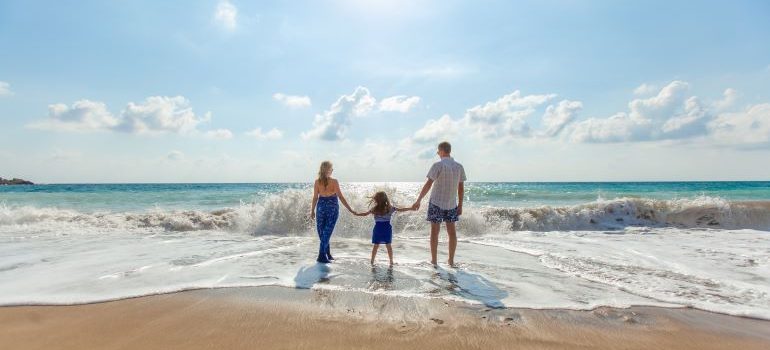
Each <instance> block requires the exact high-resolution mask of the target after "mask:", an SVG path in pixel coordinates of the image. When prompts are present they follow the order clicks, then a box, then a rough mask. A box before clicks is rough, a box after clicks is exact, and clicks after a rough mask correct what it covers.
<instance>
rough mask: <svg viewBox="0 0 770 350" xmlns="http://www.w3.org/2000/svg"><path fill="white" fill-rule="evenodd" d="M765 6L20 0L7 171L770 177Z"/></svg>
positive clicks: (10, 48) (2, 45)
mask: <svg viewBox="0 0 770 350" xmlns="http://www.w3.org/2000/svg"><path fill="white" fill-rule="evenodd" d="M768 34H770V3H768V2H766V1H735V2H717V1H691V2H687V1H680V2H675V3H670V2H663V1H646V2H622V1H517V2H513V1H480V2H479V1H463V2H461V1H401V0H391V1H384V0H383V1H380V0H376V1H347V0H336V1H308V2H299V1H259V2H246V1H236V0H230V1H218V0H212V1H178V2H170V1H169V2H157V1H110V2H105V1H79V2H76V3H72V2H59V1H9V0H3V1H0V122H1V123H2V125H3V127H2V128H1V129H0V176H3V177H13V176H16V177H25V178H30V179H32V180H34V181H39V182H232V181H238V182H240V181H243V182H259V181H307V180H309V179H312V176H313V174H314V173H315V171H316V167H317V164H318V163H319V162H320V161H321V160H324V159H331V160H332V161H333V162H334V163H335V165H336V166H335V169H336V175H337V176H338V177H340V178H342V179H343V180H349V181H421V180H422V179H423V178H424V175H425V171H426V170H427V168H428V166H429V164H430V163H431V162H432V161H433V160H434V158H432V157H434V156H435V155H434V148H435V144H436V143H437V142H438V141H440V140H443V139H446V140H449V141H451V142H452V143H453V144H454V145H455V151H454V154H455V157H456V158H457V159H458V160H459V161H461V162H463V163H464V164H465V165H466V168H467V169H468V175H469V179H470V180H471V181H592V180H593V181H600V180H711V179H715V180H719V179H768V178H770V167H768V166H766V164H767V159H770V40H768Z"/></svg>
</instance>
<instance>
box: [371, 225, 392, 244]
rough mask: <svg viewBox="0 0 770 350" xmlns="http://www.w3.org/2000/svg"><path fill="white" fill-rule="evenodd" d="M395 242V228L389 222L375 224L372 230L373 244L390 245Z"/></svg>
mask: <svg viewBox="0 0 770 350" xmlns="http://www.w3.org/2000/svg"><path fill="white" fill-rule="evenodd" d="M392 240H393V226H390V222H388V221H379V222H375V223H374V230H372V244H390V241H392Z"/></svg>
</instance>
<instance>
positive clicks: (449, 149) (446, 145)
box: [438, 141, 452, 154]
mask: <svg viewBox="0 0 770 350" xmlns="http://www.w3.org/2000/svg"><path fill="white" fill-rule="evenodd" d="M438 149H440V150H442V151H444V152H445V153H447V154H449V153H452V145H450V144H449V142H446V141H444V142H442V143H439V144H438Z"/></svg>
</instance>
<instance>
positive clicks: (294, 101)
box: [273, 92, 311, 108]
mask: <svg viewBox="0 0 770 350" xmlns="http://www.w3.org/2000/svg"><path fill="white" fill-rule="evenodd" d="M273 99H274V100H276V101H278V102H280V103H282V104H283V105H285V106H287V107H289V108H305V107H310V105H311V102H310V97H308V96H295V95H286V94H282V93H280V92H276V93H274V94H273Z"/></svg>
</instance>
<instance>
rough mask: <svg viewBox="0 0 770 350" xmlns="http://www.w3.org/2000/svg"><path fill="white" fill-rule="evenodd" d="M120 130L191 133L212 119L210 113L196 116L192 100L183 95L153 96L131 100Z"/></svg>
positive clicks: (125, 110) (123, 116) (123, 115)
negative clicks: (138, 100)
mask: <svg viewBox="0 0 770 350" xmlns="http://www.w3.org/2000/svg"><path fill="white" fill-rule="evenodd" d="M122 119H123V121H122V122H121V125H120V126H118V130H121V131H127V132H132V133H145V132H149V133H152V132H172V133H182V134H184V133H189V132H191V131H193V130H195V129H196V128H197V126H198V125H199V124H201V123H203V122H207V121H209V120H210V119H211V116H210V114H209V113H207V114H206V115H205V116H203V117H198V116H196V115H195V114H194V113H193V111H192V108H191V107H190V101H188V100H187V99H186V98H184V97H182V96H175V97H167V96H151V97H148V98H147V99H145V101H144V103H133V102H129V103H128V106H126V108H125V109H124V110H123V112H122Z"/></svg>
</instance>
